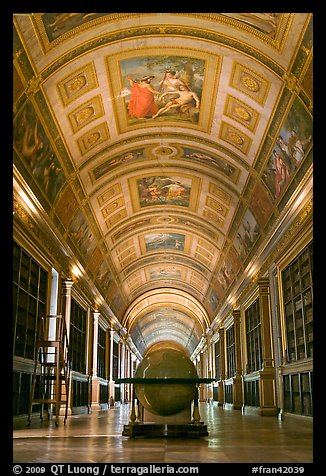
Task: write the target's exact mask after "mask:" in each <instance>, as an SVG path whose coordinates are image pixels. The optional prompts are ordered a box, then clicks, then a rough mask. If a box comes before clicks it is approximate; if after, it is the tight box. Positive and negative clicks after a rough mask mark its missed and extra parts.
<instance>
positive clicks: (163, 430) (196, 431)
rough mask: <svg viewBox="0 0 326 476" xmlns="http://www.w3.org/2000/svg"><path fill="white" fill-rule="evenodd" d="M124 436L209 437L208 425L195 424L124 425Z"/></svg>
mask: <svg viewBox="0 0 326 476" xmlns="http://www.w3.org/2000/svg"><path fill="white" fill-rule="evenodd" d="M122 436H129V438H136V437H145V438H200V437H202V436H208V432H207V425H204V424H203V423H200V424H199V425H195V424H193V423H188V424H183V425H180V424H179V425H170V424H167V425H164V424H158V423H131V424H129V425H124V428H123V432H122Z"/></svg>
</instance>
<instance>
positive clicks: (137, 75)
mask: <svg viewBox="0 0 326 476" xmlns="http://www.w3.org/2000/svg"><path fill="white" fill-rule="evenodd" d="M120 71H121V77H122V79H123V81H124V97H125V101H126V108H127V113H128V118H129V124H133V123H137V122H138V121H139V120H148V119H152V120H155V121H156V122H157V121H160V122H161V121H167V120H169V121H171V120H172V121H190V122H192V123H198V117H199V111H200V102H201V96H202V88H203V81H204V72H205V62H204V60H201V59H198V58H189V57H183V56H148V57H140V58H133V59H126V60H123V61H120Z"/></svg>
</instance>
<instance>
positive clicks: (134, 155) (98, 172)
mask: <svg viewBox="0 0 326 476" xmlns="http://www.w3.org/2000/svg"><path fill="white" fill-rule="evenodd" d="M144 151H145V149H144V148H143V147H142V148H140V149H135V150H132V151H128V152H124V153H123V154H119V155H116V156H114V157H110V159H108V160H106V161H105V162H103V163H102V164H100V165H98V166H97V167H95V168H94V169H93V171H92V172H93V175H94V178H95V180H98V179H100V178H101V177H103V175H105V174H107V173H108V172H110V171H111V170H112V169H114V168H116V167H117V166H119V165H121V164H124V163H125V162H129V161H131V160H134V159H143V158H144Z"/></svg>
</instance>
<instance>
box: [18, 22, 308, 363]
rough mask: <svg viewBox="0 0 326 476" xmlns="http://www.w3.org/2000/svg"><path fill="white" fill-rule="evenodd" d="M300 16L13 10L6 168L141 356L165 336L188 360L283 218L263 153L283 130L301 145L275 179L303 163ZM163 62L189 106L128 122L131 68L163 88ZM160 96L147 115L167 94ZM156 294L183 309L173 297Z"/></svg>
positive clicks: (304, 44) (304, 47)
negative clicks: (9, 163)
mask: <svg viewBox="0 0 326 476" xmlns="http://www.w3.org/2000/svg"><path fill="white" fill-rule="evenodd" d="M309 21H310V15H309V14H307V13H299V14H290V13H275V14H269V13H261V14H258V13H252V14H247V13H239V14H233V13H224V14H217V13H216V14H204V13H202V14H201V13H198V14H191V13H185V14H182V13H178V14H173V13H164V14H159V13H142V14H136V13H129V14H128V13H123V14H100V13H38V14H32V15H19V14H17V15H14V25H15V35H14V52H15V56H14V84H15V95H16V98H15V104H14V111H15V120H14V153H15V162H16V164H17V167H18V168H19V170H20V171H21V173H22V175H23V176H24V177H25V178H26V182H27V183H28V184H29V185H30V187H31V188H32V189H33V190H34V193H35V194H36V196H37V197H38V199H39V201H40V203H41V204H42V206H43V207H44V209H45V210H46V211H47V213H48V214H49V217H50V218H51V220H52V222H51V223H52V226H53V229H54V230H55V232H56V233H57V235H58V236H59V237H61V238H62V239H63V240H65V241H66V242H67V244H68V245H69V246H70V248H71V249H72V250H73V251H74V253H75V255H76V257H77V259H78V260H79V262H80V263H81V268H82V269H83V272H84V273H85V275H87V277H88V279H91V280H92V281H93V283H94V285H95V286H96V288H97V290H98V293H99V295H100V296H101V300H104V301H105V302H106V303H107V304H108V305H109V307H110V309H111V310H112V312H113V313H114V314H115V315H116V317H117V319H118V320H119V321H121V322H122V323H123V325H124V326H125V327H128V326H129V327H128V332H130V335H131V337H132V339H133V341H134V343H135V345H136V346H137V347H138V349H139V351H140V352H141V353H142V352H144V351H145V349H146V348H148V346H150V345H151V344H153V343H154V342H161V341H162V340H164V339H166V340H170V341H175V342H176V343H177V344H182V345H183V346H184V347H185V348H186V349H187V351H188V352H189V353H190V354H191V353H192V351H193V350H194V348H195V347H196V345H197V344H198V342H199V339H200V337H201V333H202V331H203V329H204V330H205V327H207V326H209V325H210V324H211V323H212V322H213V321H214V319H215V318H216V315H217V311H218V308H219V306H220V305H221V304H222V303H223V300H225V299H226V297H227V290H228V289H229V288H230V286H235V285H236V282H237V279H238V278H239V277H240V276H241V274H242V272H243V271H244V269H245V264H246V262H247V260H248V258H249V255H250V254H251V253H252V252H253V251H254V249H255V246H256V245H257V244H258V243H259V240H261V239H263V238H264V234H265V231H264V230H267V229H269V228H270V226H272V225H271V224H272V221H273V219H275V217H277V215H278V214H279V212H280V209H281V206H280V203H281V202H280V199H281V196H282V193H284V191H285V188H284V189H282V190H281V191H279V190H278V189H277V188H275V183H274V182H275V179H274V175H275V167H274V166H273V163H272V160H271V157H272V150H273V149H274V148H276V150H277V152H278V153H279V154H285V153H286V152H284V150H282V144H281V143H279V142H276V140H277V137H278V135H279V134H280V133H281V132H282V133H283V134H286V136H287V137H289V134H290V131H289V128H290V125H293V127H294V128H295V129H296V133H297V135H299V136H300V139H302V143H303V142H304V141H306V142H305V143H304V145H303V146H302V147H303V156H302V157H300V156H299V154H300V151H299V152H298V155H297V156H295V157H294V156H293V157H292V158H291V161H292V162H291V161H289V160H290V159H289V158H288V159H287V160H288V161H289V166H288V167H289V171H288V173H289V176H290V177H289V180H288V183H287V184H286V186H287V187H288V186H289V187H290V185H289V184H290V178H291V179H293V177H294V175H295V174H297V170H298V169H300V167H301V169H300V170H301V172H300V173H301V174H303V173H304V167H303V166H302V165H301V164H303V163H304V161H303V160H302V159H303V157H307V156H308V152H309V151H310V149H311V145H312V144H311V137H310V136H311V129H312V125H311V94H310V92H309V84H310V83H309V74H310V75H311V74H312V73H311V69H310V67H309V65H311V58H312V44H311V41H312V39H311V23H309ZM167 70H174V71H176V75H175V76H176V77H178V78H179V81H180V80H181V81H182V82H183V83H184V84H186V85H187V86H188V88H189V90H190V92H191V93H194V94H195V96H193V97H192V100H191V101H192V102H188V103H186V104H185V105H184V106H183V107H180V108H179V109H171V110H167V111H166V112H165V113H162V114H160V115H159V116H157V117H155V118H153V117H151V116H153V115H155V114H154V113H153V111H154V109H153V110H152V112H151V113H148V115H147V116H146V117H144V116H145V113H138V115H139V116H140V117H131V116H130V114H129V106H130V101H131V99H132V98H133V94H134V93H133V91H132V83H130V80H129V79H128V78H129V77H131V78H133V80H140V79H141V78H142V77H145V76H149V75H152V76H154V77H153V78H152V82H151V86H152V87H153V88H154V89H155V90H156V91H160V93H161V94H162V93H163V92H164V91H166V92H168V90H165V89H164V87H163V86H162V85H161V84H160V81H161V80H162V79H163V77H164V74H165V71H167ZM291 81H292V82H293V84H295V85H296V87H297V90H295V87H292V86H291V84H292V83H291ZM170 83H171V79H170ZM300 88H301V89H300ZM298 91H300V94H301V96H300V98H299V97H298V95H297V93H298ZM174 93H175V91H174ZM159 96H160V95H158V94H157V95H155V96H154V102H155V104H156V109H155V110H157V109H158V108H160V109H162V108H163V107H164V105H165V98H167V97H168V98H171V96H165V97H159ZM172 97H173V96H172ZM194 98H195V99H196V98H197V99H198V102H199V103H200V106H199V108H196V103H195V101H194ZM309 98H310V99H309ZM309 101H310V102H309ZM174 105H175V104H174ZM291 114H292V116H291ZM299 115H302V116H304V120H299V119H298V116H299ZM287 118H289V119H288V121H287V122H286V119H287ZM284 120H285V122H284ZM284 157H285V156H284ZM284 157H283V158H284ZM290 162H291V163H292V165H293V164H294V166H291V163H290ZM306 162H307V163H308V161H306ZM298 166H299V167H298ZM291 167H292V168H291ZM273 174H274V175H273ZM291 183H292V184H293V186H294V180H292V182H291ZM288 190H290V188H289V189H288ZM282 206H284V204H283V205H282ZM166 289H169V290H170V300H172V301H171V302H173V300H174V299H175V296H176V295H179V296H181V298H180V302H181V301H182V300H184V301H185V303H181V304H180V303H179V307H178V308H177V309H176V308H174V307H173V305H172V306H170V305H169V304H168V303H167V302H166ZM151 293H152V294H151ZM144 295H145V298H144ZM148 296H152V297H153V296H154V297H155V299H156V302H154V303H153V302H151V303H150V309H149V308H148V306H149V303H148V300H149V298H148ZM194 302H200V303H202V308H203V309H202V310H200V311H199V315H197V316H196V312H197V310H198V309H199V308H198V309H196V310H194V311H193V310H192V309H191V307H192V306H193V305H194V304H193V303H194ZM135 303H137V305H136V307H137V306H138V308H137V309H139V310H138V311H137V313H135V311H134V310H133V309H134V306H135ZM187 303H188V304H189V303H191V305H190V307H188V304H187ZM196 306H197V305H196ZM196 306H195V307H196ZM133 313H134V315H133ZM203 316H204V317H203ZM198 319H199V321H198ZM200 322H201V323H202V324H200ZM201 325H202V327H203V329H201Z"/></svg>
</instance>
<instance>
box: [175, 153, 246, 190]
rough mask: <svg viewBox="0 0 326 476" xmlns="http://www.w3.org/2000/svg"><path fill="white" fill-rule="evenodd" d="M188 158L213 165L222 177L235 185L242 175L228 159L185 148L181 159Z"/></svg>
mask: <svg viewBox="0 0 326 476" xmlns="http://www.w3.org/2000/svg"><path fill="white" fill-rule="evenodd" d="M183 157H184V158H187V159H191V160H194V161H197V162H199V163H202V164H209V165H212V166H213V167H214V168H216V169H217V170H218V172H220V173H221V174H222V175H224V176H225V177H226V178H228V179H229V180H231V181H232V182H233V183H237V182H238V178H239V175H240V170H239V169H238V168H237V167H236V166H234V165H232V164H231V163H230V162H228V161H227V160H226V159H222V158H221V157H218V156H217V155H215V154H212V153H209V154H208V153H206V152H203V151H201V150H198V149H193V148H192V147H183V154H182V156H181V158H183Z"/></svg>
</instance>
